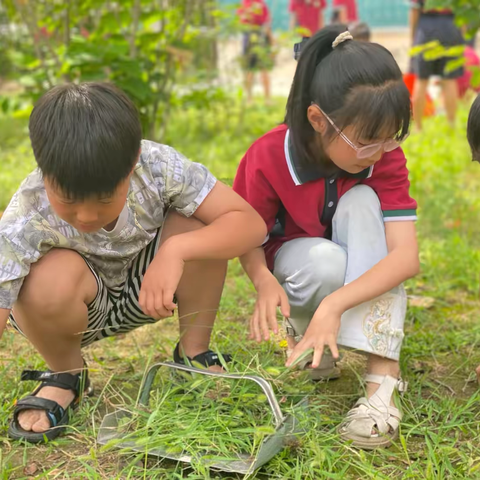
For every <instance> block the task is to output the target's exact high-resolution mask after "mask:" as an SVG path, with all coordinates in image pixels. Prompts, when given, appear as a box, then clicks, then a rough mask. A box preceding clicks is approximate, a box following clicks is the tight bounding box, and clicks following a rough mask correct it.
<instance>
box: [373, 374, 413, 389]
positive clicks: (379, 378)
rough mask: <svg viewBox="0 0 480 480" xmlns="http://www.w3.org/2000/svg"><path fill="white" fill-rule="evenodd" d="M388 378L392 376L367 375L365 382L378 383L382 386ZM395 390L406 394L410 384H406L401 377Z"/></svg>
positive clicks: (397, 380)
mask: <svg viewBox="0 0 480 480" xmlns="http://www.w3.org/2000/svg"><path fill="white" fill-rule="evenodd" d="M387 377H390V375H375V374H373V373H368V374H367V375H365V381H366V382H369V383H376V384H378V385H381V384H382V383H383V382H384V380H385V379H386V378H387ZM390 378H393V377H390ZM395 388H396V389H397V390H398V391H399V392H400V393H405V392H406V391H407V388H408V382H406V381H405V380H403V379H402V378H401V377H400V378H398V379H396V384H395Z"/></svg>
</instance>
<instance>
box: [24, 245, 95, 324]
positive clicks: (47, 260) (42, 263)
mask: <svg viewBox="0 0 480 480" xmlns="http://www.w3.org/2000/svg"><path fill="white" fill-rule="evenodd" d="M86 274H90V275H91V273H90V270H89V268H88V266H87V264H86V263H85V261H84V260H83V259H82V257H81V256H80V255H78V254H77V253H75V252H73V251H71V250H62V249H54V250H51V251H50V252H49V253H48V254H47V255H45V256H44V257H43V258H42V259H40V260H39V261H38V262H37V263H34V264H33V265H32V266H31V269H30V273H29V274H28V275H27V277H26V278H25V281H24V283H23V286H22V289H21V290H20V295H19V297H18V301H17V303H18V304H19V305H20V306H21V307H22V308H27V309H29V310H31V311H33V312H35V313H36V315H38V316H39V317H45V316H47V317H48V316H53V315H55V314H57V313H59V312H60V311H65V310H68V309H69V308H71V306H72V304H73V302H75V301H78V300H79V299H81V300H83V299H84V298H88V297H89V296H90V297H91V296H92V295H93V293H94V292H93V291H92V292H90V291H85V292H83V290H84V289H85V288H84V285H85V282H83V281H82V280H83V279H84V278H85V275H86ZM91 280H92V282H95V279H94V278H93V275H92V279H91ZM92 282H88V285H86V288H87V290H92V289H93V285H90V283H92ZM95 283H96V282H95ZM92 300H93V298H92Z"/></svg>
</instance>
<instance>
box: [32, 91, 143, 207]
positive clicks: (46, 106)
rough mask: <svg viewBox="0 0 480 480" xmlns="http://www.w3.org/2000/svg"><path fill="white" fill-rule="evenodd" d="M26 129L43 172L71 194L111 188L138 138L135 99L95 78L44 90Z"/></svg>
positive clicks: (128, 166) (104, 192) (122, 175)
mask: <svg viewBox="0 0 480 480" xmlns="http://www.w3.org/2000/svg"><path fill="white" fill-rule="evenodd" d="M29 130H30V140H31V143H32V148H33V153H34V155H35V159H36V161H37V164H38V166H39V168H40V170H41V172H42V174H43V176H44V178H47V179H48V180H49V181H50V182H51V183H52V184H53V185H54V186H55V188H58V189H59V190H60V192H61V193H62V194H64V195H66V196H67V197H68V198H72V199H74V200H83V199H85V198H87V197H91V196H98V197H100V196H108V195H110V194H112V193H113V192H114V191H115V190H116V188H117V187H118V185H119V184H120V183H121V182H122V181H123V180H125V179H126V178H127V177H128V175H129V174H130V172H131V171H132V169H133V167H134V165H135V164H136V161H137V158H138V155H139V152H140V142H141V139H142V127H141V124H140V119H139V115H138V111H137V109H136V108H135V105H134V104H133V103H132V101H131V100H130V99H129V98H128V97H127V95H125V93H123V92H122V91H121V90H119V89H118V88H117V87H115V86H114V85H112V84H110V83H100V82H98V83H97V82H92V83H81V84H74V83H69V84H65V85H59V86H57V87H54V88H52V89H51V90H49V91H48V92H47V93H45V94H44V95H43V96H42V97H41V98H40V100H38V102H37V104H36V105H35V108H34V109H33V111H32V114H31V115H30V122H29Z"/></svg>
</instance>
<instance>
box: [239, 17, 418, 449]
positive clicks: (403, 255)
mask: <svg viewBox="0 0 480 480" xmlns="http://www.w3.org/2000/svg"><path fill="white" fill-rule="evenodd" d="M410 118H411V112H410V100H409V93H408V90H407V88H406V86H405V84H404V83H403V80H402V72H401V71H400V69H399V67H398V65H397V64H396V62H395V60H394V58H393V57H392V55H391V54H390V52H389V51H388V50H386V49H385V48H384V47H382V46H380V45H377V44H374V43H366V42H357V41H355V40H353V39H352V36H351V35H350V33H349V32H342V28H341V27H338V26H330V27H327V28H324V29H323V30H320V31H319V32H318V33H317V34H316V35H315V36H314V37H312V38H311V39H310V40H309V41H308V42H306V43H305V44H304V48H303V52H301V54H300V58H299V63H298V66H297V70H296V73H295V78H294V81H293V85H292V88H291V91H290V96H289V98H288V103H287V113H286V118H285V122H284V124H283V125H281V126H279V127H277V128H275V129H273V130H272V131H270V132H269V133H267V134H266V135H265V136H263V137H262V138H260V139H259V140H257V141H256V142H255V143H254V144H253V146H252V147H251V148H250V149H249V150H248V152H247V153H246V155H245V157H244V158H243V160H242V162H241V163H240V166H239V169H238V172H237V177H236V179H235V183H234V189H235V190H236V191H237V192H238V193H239V194H240V195H242V196H243V197H244V198H245V199H246V200H247V201H248V202H250V204H251V205H252V206H253V207H254V208H255V209H256V210H257V211H258V212H259V213H260V214H261V216H262V217H263V219H264V220H265V222H266V223H267V226H268V230H269V232H270V233H269V236H268V237H267V239H266V241H265V243H264V245H263V248H257V249H255V250H253V251H252V252H250V253H248V254H246V255H244V256H243V257H242V264H243V266H244V268H245V271H246V272H247V274H248V276H249V277H250V279H251V280H252V282H253V284H254V285H255V287H256V290H257V292H258V298H257V304H256V307H255V312H254V314H253V316H252V318H251V320H250V336H251V338H254V339H256V340H257V341H261V340H262V339H263V340H268V338H269V328H271V329H272V330H274V331H275V332H276V331H277V324H276V308H277V306H280V307H281V312H282V314H283V315H284V316H285V317H286V330H287V335H288V343H289V348H290V350H291V351H290V352H289V358H288V361H287V366H290V365H292V363H293V362H295V360H296V359H297V358H299V356H300V355H301V354H302V353H303V352H305V351H307V350H308V349H310V348H313V349H314V354H313V358H310V360H309V363H310V365H309V366H310V368H312V377H313V378H317V379H318V378H326V377H327V378H328V377H329V378H332V377H334V376H338V371H337V370H336V368H335V363H334V359H336V358H338V349H337V343H338V344H339V345H342V346H344V347H350V348H354V349H356V350H360V351H362V352H365V353H366V354H368V356H369V361H368V374H367V376H366V378H365V380H366V382H367V388H366V394H367V395H366V397H365V398H361V399H360V400H359V401H358V402H357V404H356V405H355V407H354V408H353V409H352V410H351V411H350V412H349V413H348V415H347V418H346V420H345V421H344V422H343V423H342V425H341V426H340V427H339V429H340V433H341V435H342V437H343V438H344V439H347V440H352V441H353V443H354V444H355V445H357V446H359V447H363V448H376V447H383V446H388V445H389V444H390V443H391V442H392V440H394V439H395V438H396V437H397V435H398V427H399V423H400V420H401V417H402V414H401V412H400V411H399V410H398V409H397V408H396V407H395V406H394V403H393V399H392V398H393V394H394V391H395V390H398V391H403V390H404V388H405V387H404V383H403V382H402V380H401V379H400V378H399V373H400V372H399V364H398V358H399V355H400V347H401V344H402V338H403V323H404V319H405V312H406V295H405V292H404V289H403V287H402V282H404V281H405V280H406V279H408V278H410V277H413V276H414V275H416V274H417V272H418V269H419V259H418V249H417V241H416V233H415V225H414V221H415V220H416V215H415V211H416V202H415V201H414V200H412V198H410V196H409V181H408V171H407V167H406V159H405V156H404V154H403V152H402V150H401V148H399V145H400V143H401V142H402V141H403V140H404V139H405V138H406V137H407V134H408V129H409V124H410ZM325 346H327V347H329V350H330V351H329V353H328V354H327V353H326V352H325V354H324V350H325ZM304 363H306V362H304ZM304 366H307V365H304Z"/></svg>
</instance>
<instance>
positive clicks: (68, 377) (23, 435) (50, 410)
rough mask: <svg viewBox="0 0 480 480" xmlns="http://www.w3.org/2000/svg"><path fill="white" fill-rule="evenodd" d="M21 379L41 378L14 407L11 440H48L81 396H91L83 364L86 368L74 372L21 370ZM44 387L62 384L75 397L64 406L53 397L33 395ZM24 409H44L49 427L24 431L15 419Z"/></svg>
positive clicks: (62, 425) (64, 424)
mask: <svg viewBox="0 0 480 480" xmlns="http://www.w3.org/2000/svg"><path fill="white" fill-rule="evenodd" d="M20 380H21V381H29V380H33V381H39V382H42V383H41V384H40V386H39V387H38V388H37V389H35V391H34V392H32V393H31V394H30V395H28V396H26V397H24V398H22V399H21V400H19V401H18V402H16V404H15V409H14V411H13V420H12V421H11V423H10V426H9V428H8V435H9V436H10V438H12V439H14V440H25V441H27V442H30V443H40V442H44V441H46V440H48V441H51V440H53V439H55V438H57V437H58V436H59V435H60V434H61V433H62V432H63V431H64V430H65V428H66V427H67V425H68V423H69V420H70V411H73V410H75V409H76V408H77V407H78V405H79V404H80V400H81V398H82V396H84V395H87V396H90V395H92V393H93V390H92V388H91V387H90V381H89V379H88V370H87V368H86V364H85V370H84V371H83V372H81V373H77V374H75V375H73V374H71V373H54V372H52V371H50V370H47V371H45V372H42V371H39V370H24V371H23V372H22V376H21V378H20ZM43 387H57V388H63V389H64V390H72V391H73V392H74V393H75V398H74V399H73V400H72V402H71V403H70V405H68V407H67V408H63V407H62V406H61V405H59V404H58V403H57V402H55V401H54V400H48V399H46V398H41V397H36V396H35V395H36V394H37V393H38V392H39V391H40V389H42V388H43ZM24 410H43V411H45V413H46V414H47V418H48V421H49V422H50V426H51V428H49V429H48V430H46V431H45V432H41V433H36V432H31V431H30V432H27V431H26V430H24V429H23V428H22V427H21V426H20V424H19V423H18V415H19V413H20V412H22V411H24Z"/></svg>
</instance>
